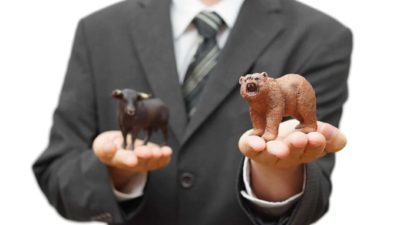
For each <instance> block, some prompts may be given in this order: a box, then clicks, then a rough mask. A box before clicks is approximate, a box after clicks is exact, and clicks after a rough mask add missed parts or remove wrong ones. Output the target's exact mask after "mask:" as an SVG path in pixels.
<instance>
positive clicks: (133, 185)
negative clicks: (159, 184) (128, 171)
mask: <svg viewBox="0 0 400 225" xmlns="http://www.w3.org/2000/svg"><path fill="white" fill-rule="evenodd" d="M146 181H147V173H137V174H135V175H134V176H132V178H131V180H130V181H129V182H128V183H127V184H126V185H125V187H123V188H122V189H121V190H117V189H116V188H115V187H114V185H113V186H112V188H113V192H114V195H115V197H116V198H117V201H118V202H123V201H127V200H131V199H134V198H138V197H140V196H142V195H143V190H144V186H145V185H146Z"/></svg>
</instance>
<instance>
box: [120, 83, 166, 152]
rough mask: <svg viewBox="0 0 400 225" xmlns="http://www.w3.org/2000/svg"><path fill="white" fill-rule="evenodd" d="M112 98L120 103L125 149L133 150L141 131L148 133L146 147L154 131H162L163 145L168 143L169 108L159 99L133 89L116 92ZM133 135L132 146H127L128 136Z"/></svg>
mask: <svg viewBox="0 0 400 225" xmlns="http://www.w3.org/2000/svg"><path fill="white" fill-rule="evenodd" d="M112 97H113V98H115V99H117V100H118V101H119V107H118V123H119V127H120V129H121V132H122V135H123V138H124V142H123V145H122V147H123V148H124V149H126V148H127V149H130V150H133V148H134V143H135V139H136V137H137V134H138V133H139V132H140V130H142V129H143V130H145V131H146V136H145V138H144V145H146V144H147V143H148V141H149V139H150V137H151V134H152V132H153V131H157V130H158V129H161V131H162V134H163V138H164V140H163V143H162V145H166V144H167V141H168V118H169V110H168V107H167V106H166V105H165V104H164V103H163V102H162V101H161V100H160V99H157V98H150V95H148V94H145V93H141V92H137V91H135V90H132V89H123V90H119V89H117V90H114V91H113V93H112ZM128 134H130V135H131V144H130V145H129V146H127V136H128Z"/></svg>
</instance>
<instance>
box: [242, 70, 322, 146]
mask: <svg viewBox="0 0 400 225" xmlns="http://www.w3.org/2000/svg"><path fill="white" fill-rule="evenodd" d="M239 83H240V85H241V86H240V94H241V95H242V97H243V98H244V99H245V100H246V101H247V102H248V104H249V106H250V117H251V121H252V123H253V134H254V135H257V136H262V137H263V138H264V140H266V141H271V140H274V139H276V137H277V136H278V128H279V124H280V123H281V121H282V117H284V116H292V117H294V118H296V119H297V120H299V121H300V124H299V125H297V126H296V129H298V130H300V131H302V132H304V133H309V132H312V131H316V130H317V118H316V97H315V92H314V89H313V88H312V86H311V84H310V83H309V82H308V81H307V80H306V79H305V78H304V77H303V76H301V75H297V74H287V75H285V76H282V77H280V78H277V79H273V78H270V77H268V74H267V73H265V72H263V73H253V74H248V75H245V76H241V77H240V80H239Z"/></svg>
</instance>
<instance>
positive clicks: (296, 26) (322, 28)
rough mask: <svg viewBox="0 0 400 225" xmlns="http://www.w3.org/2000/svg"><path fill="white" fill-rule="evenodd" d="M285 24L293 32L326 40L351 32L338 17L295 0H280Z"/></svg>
mask: <svg viewBox="0 0 400 225" xmlns="http://www.w3.org/2000/svg"><path fill="white" fill-rule="evenodd" d="M280 2H281V5H282V13H283V14H284V16H285V25H286V27H287V28H289V29H290V30H291V31H292V32H291V33H293V34H297V35H299V36H303V37H306V36H307V37H310V38H313V39H314V40H318V39H320V40H327V39H331V37H332V36H335V35H338V34H339V33H343V32H347V33H351V32H350V29H349V28H348V27H347V26H345V25H344V24H343V23H342V22H340V21H339V20H338V19H336V18H334V17H332V16H330V15H328V14H326V13H324V12H321V11H320V10H317V9H315V8H313V7H311V6H308V5H305V4H303V3H301V2H298V1H295V0H281V1H280Z"/></svg>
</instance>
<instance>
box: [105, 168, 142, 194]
mask: <svg viewBox="0 0 400 225" xmlns="http://www.w3.org/2000/svg"><path fill="white" fill-rule="evenodd" d="M108 171H109V173H110V176H111V180H112V182H113V185H114V187H115V189H116V190H117V191H122V190H123V188H124V187H125V186H126V185H127V184H128V183H129V181H130V180H131V179H132V177H134V176H135V174H137V172H134V171H129V170H122V169H119V168H115V167H110V166H109V167H108Z"/></svg>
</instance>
